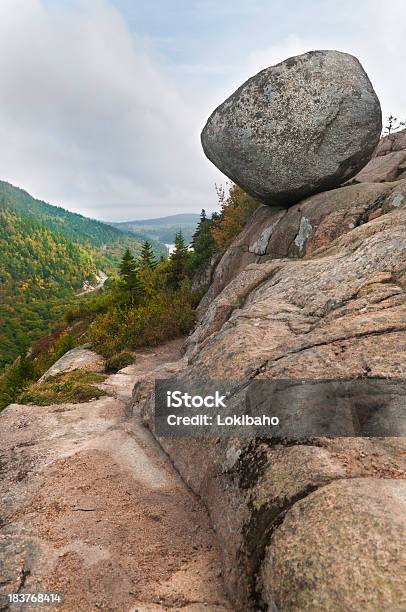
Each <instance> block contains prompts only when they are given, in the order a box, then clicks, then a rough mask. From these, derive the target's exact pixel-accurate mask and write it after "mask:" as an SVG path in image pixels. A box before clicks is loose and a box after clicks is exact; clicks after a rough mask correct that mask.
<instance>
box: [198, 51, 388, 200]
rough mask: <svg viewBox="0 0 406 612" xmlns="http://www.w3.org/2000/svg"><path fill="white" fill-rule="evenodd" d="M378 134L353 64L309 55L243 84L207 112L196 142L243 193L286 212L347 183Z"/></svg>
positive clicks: (368, 94)
mask: <svg viewBox="0 0 406 612" xmlns="http://www.w3.org/2000/svg"><path fill="white" fill-rule="evenodd" d="M381 127H382V123H381V109H380V104H379V101H378V98H377V96H376V94H375V92H374V89H373V87H372V85H371V83H370V81H369V79H368V76H367V75H366V73H365V72H364V70H363V68H362V66H361V64H360V63H359V61H358V60H357V59H356V58H355V57H353V56H351V55H348V54H346V53H341V52H338V51H311V52H309V53H305V54H304V55H300V56H297V57H292V58H289V59H287V60H285V61H284V62H282V63H280V64H277V65H276V66H271V67H269V68H266V69H265V70H262V71H261V72H259V73H258V74H257V75H256V76H254V77H252V78H250V79H249V80H248V81H247V82H246V83H244V84H243V85H242V86H241V87H240V88H239V89H238V90H237V91H236V92H235V93H233V94H232V95H231V96H230V97H229V98H228V99H227V100H226V101H225V102H223V103H222V104H221V105H220V106H219V107H218V108H217V109H216V110H215V111H214V113H213V114H212V115H211V117H210V118H209V120H208V122H207V124H206V126H205V127H204V129H203V132H202V136H201V139H202V145H203V149H204V152H205V154H206V155H207V157H208V158H209V159H210V160H211V161H212V162H213V163H214V165H215V166H217V167H218V168H219V169H220V170H221V171H222V172H223V173H224V174H226V175H227V176H228V177H229V178H231V179H232V180H233V181H234V182H235V183H237V184H238V185H240V187H242V188H243V189H244V190H245V191H246V192H247V193H249V194H251V195H252V196H253V197H255V198H256V199H258V200H260V201H262V202H264V203H266V204H270V205H283V206H291V205H292V204H294V203H295V202H297V201H299V200H301V199H302V198H305V197H307V196H309V195H312V194H314V193H317V192H319V191H323V190H326V189H331V188H333V187H337V186H338V185H340V184H341V183H343V182H344V181H346V180H348V179H350V178H351V177H352V176H354V175H355V174H356V173H357V172H358V171H359V170H360V169H361V168H362V167H363V166H365V164H366V163H367V162H368V161H369V159H370V158H371V156H372V154H373V152H374V150H375V147H376V145H377V143H378V141H379V136H380V133H381Z"/></svg>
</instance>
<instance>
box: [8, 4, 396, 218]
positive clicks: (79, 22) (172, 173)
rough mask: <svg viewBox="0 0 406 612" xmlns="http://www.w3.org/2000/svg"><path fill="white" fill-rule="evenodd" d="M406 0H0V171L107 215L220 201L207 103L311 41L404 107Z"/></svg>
mask: <svg viewBox="0 0 406 612" xmlns="http://www.w3.org/2000/svg"><path fill="white" fill-rule="evenodd" d="M405 28H406V2H405V1H404V0H391V2H387V0H385V1H384V0H324V1H323V0H306V1H305V2H304V1H303V0H200V1H198V0H155V1H154V0H0V144H1V146H0V169H1V170H0V178H1V179H3V180H7V181H9V182H11V183H13V184H15V185H18V186H20V187H23V188H25V189H26V190H27V191H29V192H30V193H32V194H33V195H35V196H36V197H38V198H41V199H45V200H47V201H49V202H51V203H54V204H59V205H62V206H64V207H65V208H68V209H69V210H73V211H77V212H81V213H82V214H85V215H88V216H92V217H96V218H99V219H104V220H117V221H121V220H130V219H137V218H146V217H157V216H161V215H166V214H173V213H178V212H200V209H201V208H202V207H204V208H206V209H208V210H214V209H215V208H216V196H215V190H214V187H213V186H214V182H222V181H223V182H224V181H225V178H224V177H222V175H220V174H219V173H218V172H217V171H216V170H215V168H214V167H213V166H212V165H211V163H210V162H209V161H208V160H206V158H205V157H204V155H203V152H202V150H201V146H200V141H199V134H200V131H201V129H202V127H203V125H204V123H205V121H206V119H207V117H208V115H209V114H210V113H211V111H212V110H213V109H214V108H215V106H217V105H218V104H219V103H220V102H222V101H223V99H224V98H225V97H226V96H228V95H229V94H231V93H232V92H233V91H234V90H235V89H236V88H237V87H238V86H239V85H240V84H241V83H242V82H244V81H245V80H246V79H247V78H248V77H250V76H252V75H253V74H255V73H256V72H258V71H259V70H260V69H262V68H265V67H266V66H269V65H272V64H274V63H276V62H278V61H281V60H283V59H285V58H286V57H289V56H291V55H296V54H298V53H303V52H305V51H309V50H311V49H317V48H319V49H338V50H342V51H347V52H349V53H353V54H354V55H356V56H357V57H358V58H359V59H360V60H361V62H362V64H363V65H364V68H365V69H366V70H367V72H368V74H369V76H370V78H371V80H372V83H373V85H374V87H375V89H376V91H377V93H378V96H379V98H380V100H381V104H382V107H383V114H384V117H386V116H387V115H388V114H389V113H393V114H395V115H396V116H398V117H399V118H402V119H404V118H405V116H406V80H405V78H404V70H405V60H406V36H405Z"/></svg>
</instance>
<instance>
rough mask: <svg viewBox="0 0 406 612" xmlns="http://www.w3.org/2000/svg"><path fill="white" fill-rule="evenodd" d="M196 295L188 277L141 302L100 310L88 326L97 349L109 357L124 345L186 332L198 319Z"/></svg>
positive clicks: (143, 343)
mask: <svg viewBox="0 0 406 612" xmlns="http://www.w3.org/2000/svg"><path fill="white" fill-rule="evenodd" d="M195 305H196V304H195V301H194V295H193V294H192V293H191V292H190V289H189V287H188V286H186V281H185V283H184V284H183V285H182V287H181V288H180V289H179V290H178V291H173V292H170V291H159V292H157V293H156V294H155V296H154V298H153V299H150V300H149V301H148V302H147V303H146V304H142V305H141V306H137V307H133V308H129V309H120V308H115V309H114V310H112V311H110V312H108V313H105V314H101V315H99V316H98V317H96V319H95V320H94V321H93V323H92V325H91V326H90V327H89V332H88V337H89V340H90V341H91V342H92V344H93V345H94V347H95V349H96V351H98V352H99V353H101V354H102V355H104V356H105V357H107V358H110V357H111V356H112V355H114V354H115V353H117V352H120V351H122V350H124V349H129V350H133V349H135V348H138V347H141V346H148V345H156V344H159V343H160V342H164V341H165V340H170V339H172V338H175V337H176V336H179V335H182V334H186V333H188V332H189V331H190V329H191V327H192V325H193V323H194V320H195Z"/></svg>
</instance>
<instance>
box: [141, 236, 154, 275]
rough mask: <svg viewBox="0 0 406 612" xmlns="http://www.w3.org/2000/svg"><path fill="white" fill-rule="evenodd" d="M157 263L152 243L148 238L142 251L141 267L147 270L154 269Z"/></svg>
mask: <svg viewBox="0 0 406 612" xmlns="http://www.w3.org/2000/svg"><path fill="white" fill-rule="evenodd" d="M156 265H157V262H156V259H155V256H154V251H153V250H152V245H151V243H150V242H149V241H148V240H146V241H145V242H144V244H143V245H142V249H141V253H140V267H141V269H143V270H145V269H148V270H153V269H154V268H155V267H156Z"/></svg>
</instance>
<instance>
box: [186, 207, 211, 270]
mask: <svg viewBox="0 0 406 612" xmlns="http://www.w3.org/2000/svg"><path fill="white" fill-rule="evenodd" d="M212 225H213V218H212V219H208V218H207V216H206V211H205V210H204V208H203V209H202V212H201V215H200V221H199V223H198V224H197V227H196V231H195V233H194V234H193V239H192V247H193V255H192V262H191V265H192V269H193V270H196V269H197V268H200V267H202V266H203V265H204V264H206V263H207V262H208V261H209V260H210V257H211V256H212V255H213V252H214V240H213V236H212V233H211V227H212Z"/></svg>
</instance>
